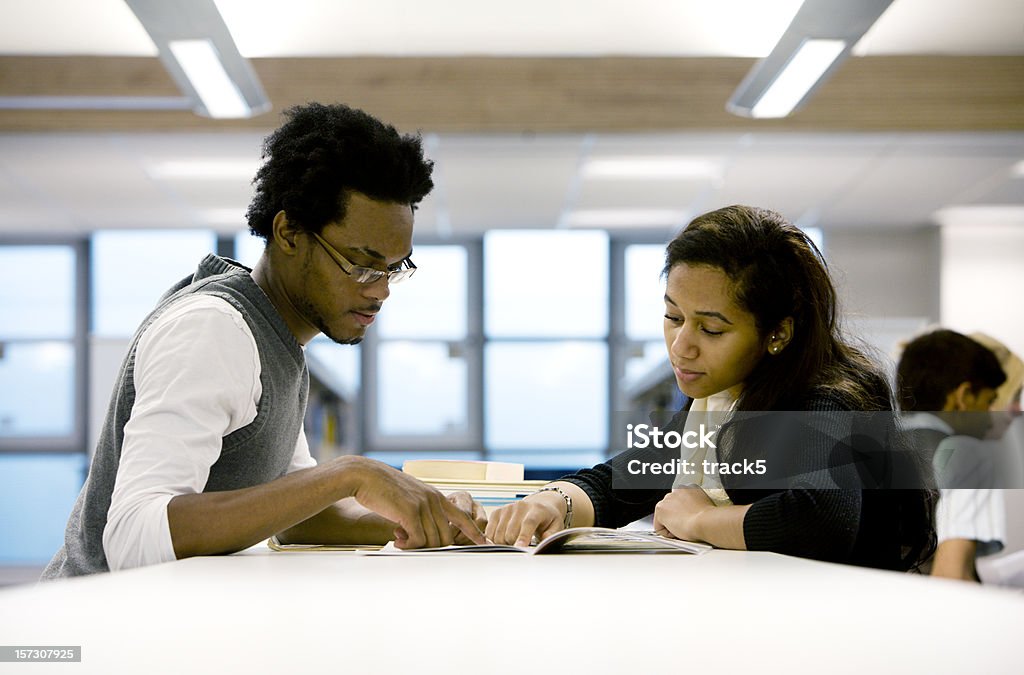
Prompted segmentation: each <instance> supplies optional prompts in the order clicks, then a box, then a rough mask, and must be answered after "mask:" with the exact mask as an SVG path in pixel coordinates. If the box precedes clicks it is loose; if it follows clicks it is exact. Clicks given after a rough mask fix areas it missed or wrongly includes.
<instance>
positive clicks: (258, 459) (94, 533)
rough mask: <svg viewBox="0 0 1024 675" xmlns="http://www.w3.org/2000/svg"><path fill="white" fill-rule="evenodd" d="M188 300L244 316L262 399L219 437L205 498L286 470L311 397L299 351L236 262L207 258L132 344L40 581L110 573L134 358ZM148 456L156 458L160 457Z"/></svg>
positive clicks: (267, 479)
mask: <svg viewBox="0 0 1024 675" xmlns="http://www.w3.org/2000/svg"><path fill="white" fill-rule="evenodd" d="M194 293H205V294H209V295H215V296H217V297H219V298H223V299H224V300H226V301H227V302H229V303H231V305H232V306H233V307H234V308H235V309H237V310H238V311H239V312H240V313H241V314H242V317H243V318H244V319H245V322H246V323H247V324H248V325H249V329H250V330H251V331H252V334H253V337H254V338H255V339H256V347H257V348H258V350H259V358H260V364H261V366H262V372H261V374H260V384H261V385H262V389H263V393H262V395H261V396H260V401H259V405H258V406H257V412H256V418H255V419H254V420H253V421H252V422H251V423H250V424H248V425H247V426H244V427H242V428H241V429H238V430H237V431H234V432H233V433H231V434H229V435H228V436H226V437H224V439H223V440H222V443H221V453H220V458H219V459H218V460H217V462H216V463H215V464H214V465H213V466H212V467H211V469H210V477H209V480H208V481H207V483H206V487H205V488H204V489H203V491H204V492H218V491H223V490H237V489H240V488H246V487H251V486H253V485H260V484H262V483H267V482H270V481H272V480H275V479H277V478H280V477H281V476H283V475H284V474H285V472H286V471H287V470H288V466H289V464H290V462H291V458H292V455H293V454H294V452H295V443H296V441H297V440H298V435H299V433H300V430H301V424H302V418H303V416H304V414H305V410H306V396H307V393H308V389H309V373H308V371H307V370H306V361H305V357H304V355H303V352H302V348H301V347H300V346H299V343H298V342H297V341H296V340H295V337H294V336H293V335H292V334H291V332H290V331H289V330H288V326H287V325H286V324H285V322H284V320H283V319H282V318H281V315H280V314H278V312H277V309H276V308H275V307H274V305H273V304H272V303H271V302H270V300H269V299H268V298H267V296H266V295H265V294H264V293H263V291H262V289H260V287H259V286H257V285H256V282H255V281H253V279H252V277H251V276H250V275H249V272H248V270H246V269H245V268H243V267H241V266H240V265H238V264H237V263H235V262H234V261H230V260H227V259H225V258H219V257H217V256H213V255H208V256H206V258H204V259H203V261H202V262H201V263H200V264H199V268H198V270H197V271H196V273H195V274H194V275H192V276H189V277H186V278H185V279H183V280H182V281H180V282H179V283H178V284H176V285H175V286H174V287H173V288H171V289H170V290H169V291H168V292H167V293H166V294H165V295H164V296H163V297H162V298H161V299H160V301H159V303H158V304H157V306H156V309H154V310H153V311H152V312H151V313H150V314H149V316H148V317H146V319H145V321H143V322H142V325H141V326H140V327H139V329H138V330H137V331H136V333H135V336H134V337H133V338H132V341H131V345H130V347H129V349H128V355H127V356H126V357H125V360H124V362H123V363H122V364H121V371H120V374H119V375H118V378H117V384H116V386H115V388H114V393H113V395H112V396H111V400H110V408H109V410H108V411H107V417H106V420H105V421H104V423H103V428H102V430H101V433H100V438H99V442H98V443H97V446H96V453H95V455H94V456H93V459H92V465H91V466H90V468H89V476H88V478H86V481H85V485H84V487H83V488H82V491H81V492H80V493H79V495H78V500H77V501H76V502H75V506H74V508H73V509H72V512H71V517H70V518H69V519H68V525H67V529H66V531H65V533H64V546H63V547H62V548H61V549H60V550H59V551H58V552H57V554H56V555H55V556H54V557H53V560H51V561H50V564H49V565H47V567H46V570H44V572H43V576H42V578H43V579H52V578H57V577H67V576H77V575H82V574H94V573H96V572H107V571H109V570H110V568H109V566H108V565H107V557H106V555H105V554H104V552H103V530H104V528H105V527H106V524H107V511H108V510H109V508H110V499H111V495H112V493H113V491H114V479H115V478H116V476H117V467H118V464H119V462H120V459H121V446H122V443H123V441H124V426H125V424H126V423H127V422H128V419H129V417H130V416H131V413H132V406H133V404H134V402H135V381H134V370H135V352H136V349H137V348H138V344H139V339H140V337H141V336H142V334H143V333H144V332H145V330H146V329H147V328H148V327H149V325H150V324H151V323H153V321H154V320H155V319H156V318H157V317H158V316H160V314H162V313H163V312H164V310H166V309H167V308H168V307H169V306H170V305H171V303H173V302H174V301H176V300H178V299H180V298H183V297H186V296H189V295H192V294H194ZM151 451H152V452H156V453H159V452H161V449H160V448H153V449H152V450H151Z"/></svg>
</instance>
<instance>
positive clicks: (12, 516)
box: [0, 453, 88, 565]
mask: <svg viewBox="0 0 1024 675" xmlns="http://www.w3.org/2000/svg"><path fill="white" fill-rule="evenodd" d="M87 461H88V460H87V458H86V456H85V455H84V454H82V453H76V454H73V455H0V564H15V565H44V564H46V563H47V562H48V561H49V560H50V558H52V557H53V554H54V553H56V552H57V550H58V549H59V548H60V547H61V545H62V544H63V543H64V526H65V525H66V524H67V520H68V515H70V514H71V508H72V506H74V504H75V499H76V498H77V497H78V491H79V490H80V489H81V487H82V481H83V480H84V479H85V468H86V462H87Z"/></svg>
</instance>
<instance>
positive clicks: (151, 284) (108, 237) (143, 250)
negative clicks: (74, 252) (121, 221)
mask: <svg viewBox="0 0 1024 675" xmlns="http://www.w3.org/2000/svg"><path fill="white" fill-rule="evenodd" d="M216 247H217V238H216V236H215V235H214V233H213V232H208V231H197V230H184V231H169V230H151V231H141V230H133V231H125V232H121V231H114V230H110V231H104V232H96V233H95V234H93V237H92V284H93V287H92V292H93V312H94V315H93V333H94V334H96V335H100V336H103V337H127V336H130V335H132V334H133V333H134V332H135V329H136V328H138V326H139V323H141V322H142V319H143V318H145V316H146V315H147V314H149V312H150V311H151V310H152V309H153V307H154V306H155V305H156V302H157V300H159V299H160V296H162V295H163V294H164V292H165V291H167V289H169V288H170V287H171V286H172V285H174V284H175V283H177V282H178V281H180V280H181V279H182V278H184V277H185V276H187V275H189V274H192V273H193V272H195V271H196V267H197V266H198V265H199V261H200V260H202V259H203V256H205V255H206V254H207V253H212V252H213V251H215V250H216Z"/></svg>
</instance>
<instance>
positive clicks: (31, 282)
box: [0, 246, 75, 339]
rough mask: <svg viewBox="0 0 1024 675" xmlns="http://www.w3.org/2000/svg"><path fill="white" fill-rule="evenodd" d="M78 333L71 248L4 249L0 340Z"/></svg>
mask: <svg viewBox="0 0 1024 675" xmlns="http://www.w3.org/2000/svg"><path fill="white" fill-rule="evenodd" d="M74 332H75V252H74V251H73V250H72V249H71V247H70V246H4V247H2V248H0V339H5V338H6V339H11V338H44V339H69V338H71V337H72V336H73V335H74Z"/></svg>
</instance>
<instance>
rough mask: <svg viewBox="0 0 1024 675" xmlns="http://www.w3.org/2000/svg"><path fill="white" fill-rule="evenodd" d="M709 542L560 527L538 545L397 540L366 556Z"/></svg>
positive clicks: (607, 549)
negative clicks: (406, 545)
mask: <svg viewBox="0 0 1024 675" xmlns="http://www.w3.org/2000/svg"><path fill="white" fill-rule="evenodd" d="M711 548H712V547H711V546H708V545H707V544H698V543H696V542H692V541H682V540H680V539H669V538H668V537H662V536H660V535H657V534H654V533H653V532H644V531H639V530H613V529H611V528H607V527H572V528H569V529H568V530H560V531H558V532H555V533H554V534H553V535H551V536H550V537H547V538H545V539H544V540H543V541H541V542H540V543H538V544H537V545H536V546H506V545H502V544H471V545H469V546H442V547H439V548H414V549H408V550H402V549H399V548H396V547H395V545H394V542H392V543H390V544H388V545H387V546H385V547H383V548H381V549H380V550H377V551H366V552H365V554H366V555H418V554H421V553H528V554H531V555H538V554H544V553H693V554H701V553H705V552H707V551H710V550H711Z"/></svg>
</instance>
